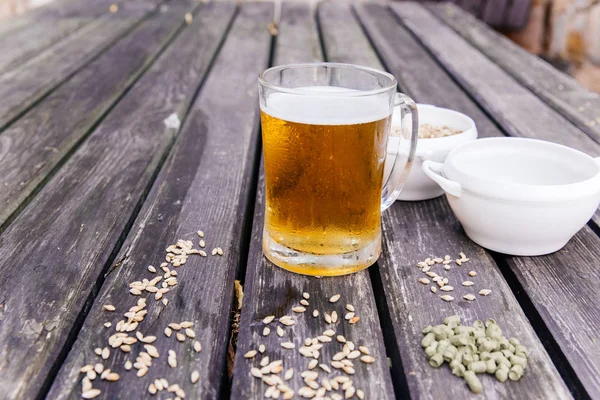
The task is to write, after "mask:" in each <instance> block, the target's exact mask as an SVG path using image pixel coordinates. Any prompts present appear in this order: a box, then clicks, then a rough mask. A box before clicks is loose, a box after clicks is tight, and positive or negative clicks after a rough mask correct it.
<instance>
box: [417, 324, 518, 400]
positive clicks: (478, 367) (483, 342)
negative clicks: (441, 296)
mask: <svg viewBox="0 0 600 400" xmlns="http://www.w3.org/2000/svg"><path fill="white" fill-rule="evenodd" d="M423 334H424V335H425V337H423V340H421V347H423V349H424V351H425V356H426V357H427V359H428V360H429V365H431V366H432V367H434V368H439V367H441V366H442V365H443V364H444V362H447V363H448V365H449V366H450V369H451V370H452V374H454V375H455V376H458V377H461V378H463V379H464V380H465V382H466V383H467V385H468V387H469V389H470V390H471V391H472V392H473V393H481V392H482V391H483V386H482V385H481V381H480V380H479V378H478V377H477V374H483V373H488V374H491V375H494V376H495V377H496V379H497V380H498V381H499V382H506V380H507V379H510V380H512V381H518V380H519V379H521V377H522V376H523V374H524V371H525V368H527V357H528V356H529V352H528V350H527V349H526V348H525V347H524V346H523V345H521V343H520V342H519V340H518V339H516V338H511V339H507V338H506V337H505V336H503V335H502V329H500V327H499V326H498V324H497V323H496V321H495V320H493V319H488V320H487V321H485V324H484V323H483V322H482V321H480V320H477V321H475V322H474V323H473V325H471V326H469V325H461V324H460V317H459V316H458V315H453V316H451V317H447V318H446V319H444V323H443V324H440V325H435V326H431V325H429V326H426V327H425V328H424V329H423Z"/></svg>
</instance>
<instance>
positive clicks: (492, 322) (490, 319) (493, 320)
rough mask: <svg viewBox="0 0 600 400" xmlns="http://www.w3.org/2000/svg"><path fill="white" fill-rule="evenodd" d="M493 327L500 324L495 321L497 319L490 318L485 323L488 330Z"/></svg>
mask: <svg viewBox="0 0 600 400" xmlns="http://www.w3.org/2000/svg"><path fill="white" fill-rule="evenodd" d="M492 325H496V326H498V323H497V322H496V320H495V319H493V318H488V319H487V320H486V321H485V327H486V328H489V327H490V326H492Z"/></svg>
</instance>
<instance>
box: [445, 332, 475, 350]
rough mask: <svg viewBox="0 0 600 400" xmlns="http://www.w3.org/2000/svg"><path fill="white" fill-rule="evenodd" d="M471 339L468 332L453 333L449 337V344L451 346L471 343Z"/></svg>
mask: <svg viewBox="0 0 600 400" xmlns="http://www.w3.org/2000/svg"><path fill="white" fill-rule="evenodd" d="M471 342H472V340H471V338H470V337H469V335H468V334H465V333H462V334H458V335H454V336H452V337H451V338H450V344H452V345H453V346H457V347H458V346H466V345H468V344H469V343H471Z"/></svg>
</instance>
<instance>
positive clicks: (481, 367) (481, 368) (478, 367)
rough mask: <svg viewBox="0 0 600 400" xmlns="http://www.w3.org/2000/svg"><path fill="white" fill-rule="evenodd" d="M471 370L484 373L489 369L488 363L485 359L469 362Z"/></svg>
mask: <svg viewBox="0 0 600 400" xmlns="http://www.w3.org/2000/svg"><path fill="white" fill-rule="evenodd" d="M469 371H473V372H475V373H476V374H483V373H484V372H486V371H487V363H486V362H485V361H473V362H472V363H471V364H469Z"/></svg>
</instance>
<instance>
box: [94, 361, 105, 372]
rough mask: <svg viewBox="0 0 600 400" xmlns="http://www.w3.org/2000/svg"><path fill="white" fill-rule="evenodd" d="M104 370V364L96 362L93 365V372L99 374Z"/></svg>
mask: <svg viewBox="0 0 600 400" xmlns="http://www.w3.org/2000/svg"><path fill="white" fill-rule="evenodd" d="M103 371H104V365H102V364H100V363H97V364H96V365H94V372H96V373H97V374H101V373H102V372H103Z"/></svg>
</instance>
